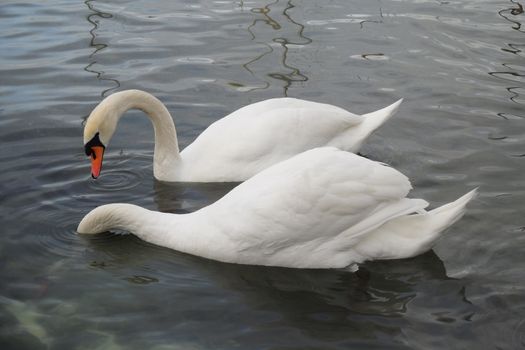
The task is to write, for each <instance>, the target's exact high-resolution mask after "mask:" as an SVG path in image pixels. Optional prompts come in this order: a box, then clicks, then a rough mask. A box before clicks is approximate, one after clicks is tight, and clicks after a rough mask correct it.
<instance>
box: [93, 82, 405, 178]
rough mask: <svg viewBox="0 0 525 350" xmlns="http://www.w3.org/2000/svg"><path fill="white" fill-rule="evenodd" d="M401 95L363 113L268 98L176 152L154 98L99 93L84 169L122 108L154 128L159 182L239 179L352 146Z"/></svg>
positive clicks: (97, 156) (169, 123)
mask: <svg viewBox="0 0 525 350" xmlns="http://www.w3.org/2000/svg"><path fill="white" fill-rule="evenodd" d="M401 101H402V100H399V101H397V102H395V103H394V104H392V105H390V106H388V107H386V108H383V109H381V110H378V111H376V112H373V113H369V114H365V115H356V114H352V113H350V112H348V111H346V110H344V109H342V108H339V107H336V106H333V105H328V104H322V103H317V102H311V101H305V100H299V99H295V98H273V99H269V100H265V101H261V102H257V103H253V104H250V105H248V106H245V107H242V108H240V109H238V110H236V111H235V112H233V113H231V114H229V115H227V116H226V117H224V118H222V119H219V120H217V121H216V122H214V123H213V124H211V125H210V126H209V127H208V128H207V129H206V130H204V131H203V132H202V133H201V134H200V135H199V136H198V137H197V138H196V139H195V141H194V142H193V143H191V144H190V145H189V146H187V147H186V148H185V149H184V150H183V151H182V152H179V145H178V141H177V133H176V130H175V125H174V123H173V119H172V117H171V115H170V113H169V112H168V110H167V109H166V107H165V106H164V105H163V104H162V102H160V101H159V100H158V99H157V98H156V97H154V96H152V95H151V94H149V93H147V92H144V91H140V90H127V91H122V92H117V93H114V94H112V95H110V96H108V97H106V98H105V99H104V100H103V101H102V102H101V103H100V104H99V105H98V106H97V107H96V108H95V109H94V110H93V111H92V112H91V114H90V116H89V117H88V119H87V121H86V124H85V127H84V147H85V152H86V155H88V156H90V157H91V165H92V167H91V174H92V176H93V177H94V178H97V177H98V176H99V175H100V172H101V168H102V159H103V157H104V150H105V149H106V147H107V146H108V144H109V141H110V139H111V137H112V135H113V133H114V132H115V129H116V128H117V124H118V121H119V120H120V118H121V117H122V115H123V114H124V113H125V112H126V111H128V110H130V109H139V110H142V111H144V112H145V114H146V115H147V116H148V117H149V118H150V119H151V121H152V123H153V128H154V131H155V150H154V157H153V174H154V176H155V178H156V179H157V180H161V181H173V182H174V181H182V182H240V181H244V180H246V179H248V178H250V177H251V176H253V175H255V174H257V173H258V172H260V171H261V170H263V169H265V168H267V167H269V166H270V165H273V164H275V163H277V162H280V161H282V160H285V159H288V158H290V157H292V156H294V155H296V154H298V153H301V152H303V151H306V150H309V149H312V148H315V147H322V146H333V147H337V148H340V149H342V150H345V151H349V152H356V151H357V150H358V149H359V148H360V146H361V144H362V143H363V141H364V140H365V139H366V138H367V137H368V136H369V135H370V134H371V133H372V132H373V131H374V130H375V129H376V128H378V127H379V126H380V125H381V124H383V123H384V122H385V121H386V120H387V119H388V118H390V117H391V116H392V115H393V114H394V113H395V112H396V111H397V109H398V107H399V105H400V103H401Z"/></svg>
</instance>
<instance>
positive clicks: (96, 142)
mask: <svg viewBox="0 0 525 350" xmlns="http://www.w3.org/2000/svg"><path fill="white" fill-rule="evenodd" d="M97 146H98V147H102V148H106V146H104V144H103V143H102V141H100V137H99V133H98V132H97V133H96V134H95V136H93V138H92V139H91V140H89V142H87V143H86V144H85V145H84V152H86V156H88V157H89V156H92V157H93V159H96V155H95V152H94V151H93V147H97Z"/></svg>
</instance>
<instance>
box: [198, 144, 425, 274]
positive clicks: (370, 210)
mask: <svg viewBox="0 0 525 350" xmlns="http://www.w3.org/2000/svg"><path fill="white" fill-rule="evenodd" d="M410 189H411V185H410V182H409V181H408V179H407V178H406V176H404V175H403V174H401V173H400V172H398V171H396V170H395V169H393V168H390V167H388V166H386V165H383V164H381V163H377V162H373V161H370V160H368V159H365V158H362V157H359V156H357V155H354V154H352V153H348V152H343V151H340V150H337V149H335V148H327V147H325V148H318V149H313V150H310V151H307V152H304V153H302V154H299V155H298V156H295V157H293V158H291V159H289V160H287V161H284V162H281V163H279V164H276V165H274V166H272V167H271V168H269V169H266V170H264V171H263V172H261V173H259V174H257V175H255V176H254V177H252V178H251V179H249V180H248V181H246V182H245V183H243V184H241V185H239V186H238V187H237V188H235V189H233V190H232V191H231V192H230V193H228V194H227V195H226V196H225V197H223V198H222V199H221V200H219V201H218V202H216V203H215V204H214V205H213V206H210V207H208V208H206V209H207V210H208V213H207V215H208V217H210V218H213V221H214V225H217V226H219V227H221V229H220V231H222V232H224V233H225V234H226V235H227V236H228V239H229V240H230V241H231V242H234V243H235V244H236V245H237V247H238V251H239V252H242V253H243V254H253V255H254V256H257V258H258V259H259V258H260V256H265V257H267V258H268V259H273V261H272V264H274V263H275V259H277V258H276V256H278V255H282V253H283V252H287V254H292V255H297V254H299V255H300V254H310V253H312V252H313V251H314V250H316V249H319V247H328V246H333V245H334V244H337V243H336V242H338V239H339V238H341V239H343V240H344V241H345V242H349V241H355V238H358V237H359V236H361V235H363V234H365V233H367V232H369V231H370V230H372V229H373V228H375V227H377V226H379V225H381V224H382V223H384V222H385V221H387V220H389V219H390V218H392V217H396V216H399V215H403V214H407V213H408V212H410V211H414V210H415V209H414V208H415V206H414V205H413V204H409V203H408V202H406V203H404V200H403V199H404V197H405V196H406V194H407V193H408V191H409V190H410ZM408 201H410V200H408ZM402 202H403V203H404V204H403V203H402ZM423 204H424V203H419V206H421V205H423ZM225 217H231V218H233V219H232V220H228V221H226V220H224V218H225ZM326 244H328V246H327V245H326ZM345 245H346V247H348V244H345ZM289 256H291V255H289ZM281 258H283V257H281ZM263 263H268V262H263ZM281 263H282V261H281Z"/></svg>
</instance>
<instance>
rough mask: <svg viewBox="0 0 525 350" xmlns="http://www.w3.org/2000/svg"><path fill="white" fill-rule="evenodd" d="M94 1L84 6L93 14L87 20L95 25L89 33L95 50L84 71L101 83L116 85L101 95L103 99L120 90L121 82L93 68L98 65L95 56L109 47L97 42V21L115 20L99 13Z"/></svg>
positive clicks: (87, 2)
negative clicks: (108, 94)
mask: <svg viewBox="0 0 525 350" xmlns="http://www.w3.org/2000/svg"><path fill="white" fill-rule="evenodd" d="M94 1H95V0H86V1H84V4H86V6H87V7H88V9H89V10H90V11H91V12H92V13H91V14H89V15H88V16H87V17H86V19H87V21H88V22H89V23H91V24H92V25H93V28H91V30H90V31H89V35H90V36H91V40H90V42H89V46H91V47H93V48H94V49H95V50H94V51H93V52H92V53H91V54H90V55H89V64H88V65H87V66H86V67H85V68H84V70H85V71H86V72H89V73H93V74H96V76H97V79H98V80H100V81H110V82H112V83H114V84H115V86H114V87H111V88H109V89H105V90H103V91H102V93H101V94H100V95H101V96H102V97H104V96H105V95H106V93H107V92H109V91H111V90H115V89H118V88H119V87H120V82H119V81H118V80H117V79H112V78H105V77H104V73H105V72H104V71H98V70H95V69H94V68H92V67H93V66H94V65H95V64H96V63H97V61H96V58H95V55H96V54H97V53H98V52H99V51H101V50H104V49H105V48H106V47H108V45H106V44H102V43H97V42H96V30H97V29H98V20H97V18H102V19H108V18H113V15H112V14H111V13H107V12H102V11H99V10H97V9H95V8H94V7H93V4H92V2H94Z"/></svg>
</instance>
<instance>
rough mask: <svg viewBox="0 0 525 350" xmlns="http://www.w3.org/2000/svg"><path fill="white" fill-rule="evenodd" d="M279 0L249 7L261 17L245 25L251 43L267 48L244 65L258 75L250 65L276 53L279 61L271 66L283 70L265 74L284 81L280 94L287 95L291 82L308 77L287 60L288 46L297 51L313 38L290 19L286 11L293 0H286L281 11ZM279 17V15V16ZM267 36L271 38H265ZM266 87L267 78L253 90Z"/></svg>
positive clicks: (304, 79)
mask: <svg viewBox="0 0 525 350" xmlns="http://www.w3.org/2000/svg"><path fill="white" fill-rule="evenodd" d="M282 3H283V2H282V1H279V0H276V1H274V2H272V3H270V4H267V5H265V6H264V7H255V8H252V9H251V12H252V13H254V14H259V15H261V17H262V18H257V19H255V20H253V22H252V24H250V26H249V27H248V32H249V33H250V36H251V38H252V40H253V41H254V42H256V43H257V44H260V45H263V46H264V47H265V48H266V49H265V51H264V52H263V53H261V54H260V55H257V56H256V57H255V58H253V59H251V60H249V61H248V62H246V63H244V64H243V67H244V68H245V69H246V70H247V71H249V72H250V73H251V74H252V75H257V73H256V71H257V67H254V68H251V66H257V65H256V63H259V61H262V60H271V58H270V57H273V56H276V57H277V58H276V59H277V60H278V61H279V64H278V65H273V67H274V69H275V67H281V66H282V67H283V68H284V71H283V72H270V73H268V72H266V73H265V74H266V76H268V77H270V78H273V79H276V80H280V81H282V82H284V86H283V95H284V96H288V89H289V88H290V86H291V85H292V84H293V83H298V82H305V81H307V80H308V77H306V76H305V75H304V74H302V73H301V72H300V70H299V69H298V68H296V67H293V66H292V65H290V64H289V63H288V61H289V59H288V52H289V50H290V47H291V46H293V47H294V48H295V49H298V50H300V49H301V47H302V46H304V45H308V44H310V43H311V42H312V39H310V38H308V37H306V36H305V35H304V25H302V24H300V23H298V22H296V21H294V20H293V19H292V16H291V14H290V13H289V12H290V10H292V9H294V8H295V5H293V4H292V1H291V0H289V1H287V2H286V5H285V6H284V9H282V11H281V10H280V7H283V6H282ZM274 13H275V14H274ZM279 17H281V18H280V19H279ZM283 22H284V23H283ZM281 23H283V24H284V25H282V24H281ZM267 29H271V31H270V32H269V33H268V34H266V32H267ZM290 31H292V33H290ZM268 36H269V37H270V38H267V37H268ZM275 43H277V44H279V47H276V46H275ZM268 86H270V82H267V81H266V82H265V83H264V85H263V86H262V87H258V88H256V89H265V88H267V87H268Z"/></svg>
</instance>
